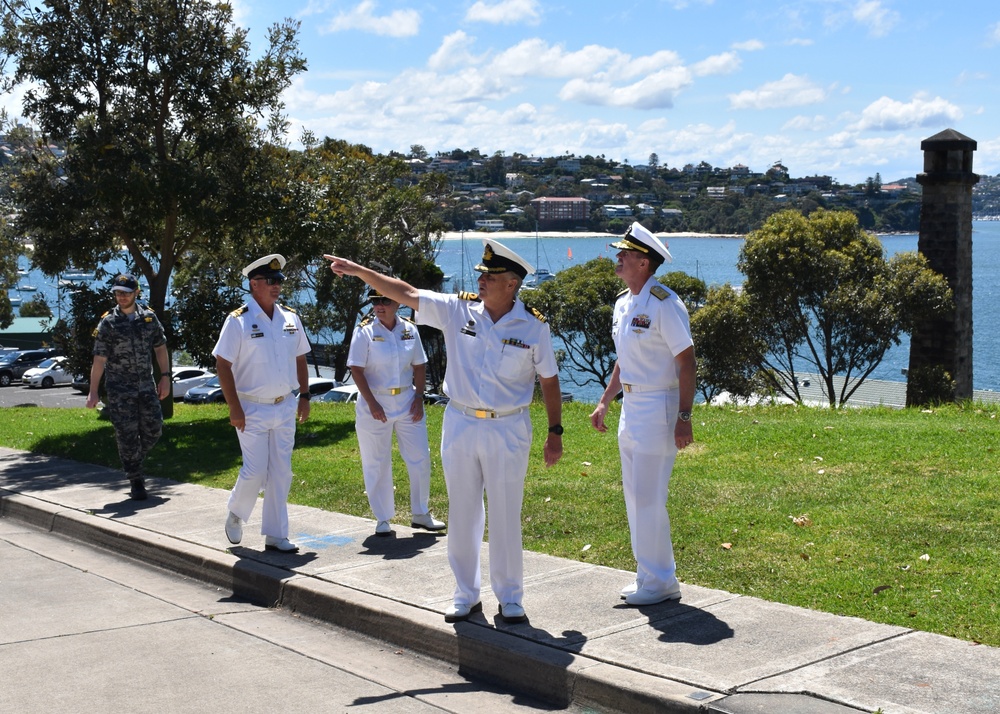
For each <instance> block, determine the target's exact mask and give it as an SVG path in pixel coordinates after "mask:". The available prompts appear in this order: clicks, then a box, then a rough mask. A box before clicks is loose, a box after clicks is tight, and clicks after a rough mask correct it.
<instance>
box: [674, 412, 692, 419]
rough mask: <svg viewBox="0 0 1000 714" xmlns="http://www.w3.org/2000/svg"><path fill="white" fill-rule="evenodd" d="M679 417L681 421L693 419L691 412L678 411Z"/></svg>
mask: <svg viewBox="0 0 1000 714" xmlns="http://www.w3.org/2000/svg"><path fill="white" fill-rule="evenodd" d="M677 418H678V419H680V420H681V421H691V412H677Z"/></svg>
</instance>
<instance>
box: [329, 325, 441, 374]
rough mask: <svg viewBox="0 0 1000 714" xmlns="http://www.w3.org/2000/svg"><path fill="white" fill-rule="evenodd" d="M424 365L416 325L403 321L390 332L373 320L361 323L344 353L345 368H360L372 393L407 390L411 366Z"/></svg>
mask: <svg viewBox="0 0 1000 714" xmlns="http://www.w3.org/2000/svg"><path fill="white" fill-rule="evenodd" d="M426 362H427V355H426V354H425V353H424V346H423V343H421V341H420V334H419V333H418V332H417V326H416V325H415V324H413V323H412V322H410V321H409V320H406V319H403V318H397V319H396V326H395V327H394V328H393V329H391V330H390V329H389V328H387V327H386V326H385V325H383V324H382V322H381V321H380V320H379V319H377V318H374V317H373V318H371V319H369V320H365V321H363V322H362V323H361V324H359V325H358V326H357V327H356V328H355V329H354V337H353V338H352V339H351V349H350V351H349V352H348V353H347V366H348V367H362V368H364V370H365V379H367V380H368V386H369V387H371V389H372V390H373V391H380V390H385V389H393V388H395V387H403V388H406V387H409V386H410V385H412V384H413V368H414V366H416V365H419V364H425V363H426ZM421 386H422V385H421Z"/></svg>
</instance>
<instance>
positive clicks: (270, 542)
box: [264, 536, 299, 553]
mask: <svg viewBox="0 0 1000 714" xmlns="http://www.w3.org/2000/svg"><path fill="white" fill-rule="evenodd" d="M264 550H276V551H278V552H279V553H298V552H299V547H298V546H297V545H295V544H294V543H292V542H291V541H290V540H288V539H287V538H273V537H271V536H265V537H264Z"/></svg>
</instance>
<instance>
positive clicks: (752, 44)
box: [732, 40, 764, 52]
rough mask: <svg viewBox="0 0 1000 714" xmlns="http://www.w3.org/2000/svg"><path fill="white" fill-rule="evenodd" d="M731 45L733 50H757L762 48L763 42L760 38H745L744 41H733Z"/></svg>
mask: <svg viewBox="0 0 1000 714" xmlns="http://www.w3.org/2000/svg"><path fill="white" fill-rule="evenodd" d="M732 47H733V49H734V50H740V51H742V52H757V51H758V50H762V49H764V43H763V42H761V41H760V40H747V41H746V42H734V43H733V45H732Z"/></svg>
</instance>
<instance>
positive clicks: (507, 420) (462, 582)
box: [441, 407, 531, 605]
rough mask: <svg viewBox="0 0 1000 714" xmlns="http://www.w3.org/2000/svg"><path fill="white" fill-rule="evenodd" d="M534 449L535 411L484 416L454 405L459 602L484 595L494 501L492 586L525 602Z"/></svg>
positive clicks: (449, 445) (447, 419)
mask: <svg viewBox="0 0 1000 714" xmlns="http://www.w3.org/2000/svg"><path fill="white" fill-rule="evenodd" d="M530 449H531V419H530V417H529V415H528V410H527V409H525V410H524V411H523V412H521V413H520V414H512V415H511V416H506V417H500V418H499V419H476V418H475V417H472V416H467V415H465V414H463V413H462V412H460V411H458V410H457V409H455V408H452V407H446V408H445V413H444V424H443V426H442V430H441V462H442V465H443V466H444V479H445V483H446V484H447V486H448V562H449V563H450V564H451V570H452V573H454V575H455V581H456V586H455V597H454V601H455V602H456V603H464V604H468V605H473V604H475V603H477V602H479V600H480V588H481V576H480V559H479V553H480V548H481V546H482V543H483V532H484V529H485V523H486V511H485V509H484V507H483V493H484V491H485V493H486V500H487V503H488V504H489V524H490V531H489V537H490V540H489V558H490V584H491V586H492V587H493V593H494V594H495V595H496V598H497V600H498V601H499V602H500V603H501V604H502V603H508V602H515V603H521V602H522V598H523V597H524V553H523V551H522V545H521V503H522V501H523V500H524V477H525V474H527V472H528V452H529V450H530Z"/></svg>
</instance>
